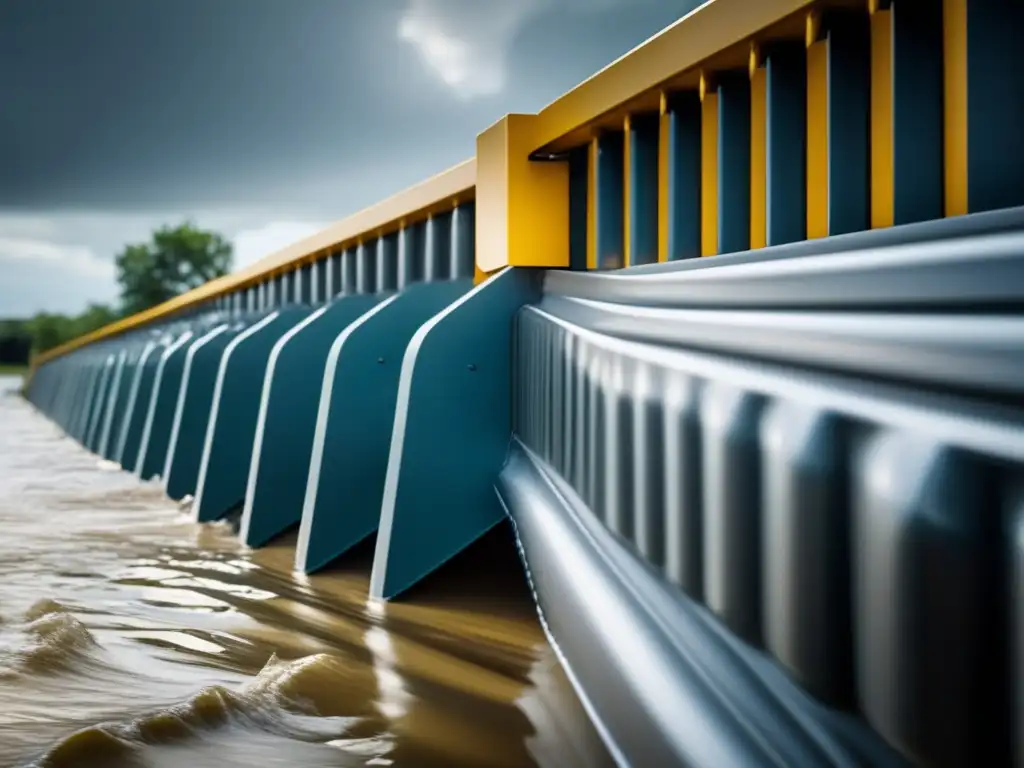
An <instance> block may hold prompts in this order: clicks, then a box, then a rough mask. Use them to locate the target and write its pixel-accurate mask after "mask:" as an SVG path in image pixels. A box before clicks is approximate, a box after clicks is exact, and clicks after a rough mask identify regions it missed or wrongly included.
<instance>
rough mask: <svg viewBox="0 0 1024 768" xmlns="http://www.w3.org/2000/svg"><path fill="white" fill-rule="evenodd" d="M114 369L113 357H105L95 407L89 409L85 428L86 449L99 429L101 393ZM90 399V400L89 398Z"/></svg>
mask: <svg viewBox="0 0 1024 768" xmlns="http://www.w3.org/2000/svg"><path fill="white" fill-rule="evenodd" d="M113 367H114V356H113V355H107V357H106V359H105V360H104V361H103V371H102V372H101V373H100V378H99V381H98V382H97V384H96V386H97V387H99V391H98V392H97V393H96V402H95V405H94V406H93V407H92V408H90V409H89V422H88V424H86V427H85V439H84V440H83V441H82V444H83V445H85V446H86V447H88V446H89V445H90V444H91V443H92V442H93V436H94V435H95V434H96V430H97V429H100V417H101V416H102V414H103V406H104V403H103V401H102V399H101V398H102V397H103V391H104V389H105V388H106V386H107V380H108V379H109V378H110V371H111V369H112V368H113ZM90 399H91V398H90Z"/></svg>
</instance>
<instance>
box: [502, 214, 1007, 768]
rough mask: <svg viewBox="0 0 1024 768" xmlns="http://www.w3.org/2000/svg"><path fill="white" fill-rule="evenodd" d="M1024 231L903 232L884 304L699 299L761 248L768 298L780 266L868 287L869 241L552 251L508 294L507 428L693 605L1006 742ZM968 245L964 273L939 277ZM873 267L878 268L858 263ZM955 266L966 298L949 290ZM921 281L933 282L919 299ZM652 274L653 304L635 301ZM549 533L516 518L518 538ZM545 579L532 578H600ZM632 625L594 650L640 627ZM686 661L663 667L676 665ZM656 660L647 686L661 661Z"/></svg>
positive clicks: (952, 757) (869, 701) (910, 740)
mask: <svg viewBox="0 0 1024 768" xmlns="http://www.w3.org/2000/svg"><path fill="white" fill-rule="evenodd" d="M1022 246H1024V240H1022V237H1021V234H1020V233H1019V232H1004V233H1001V234H995V235H988V236H986V237H985V239H984V240H980V239H979V241H976V242H974V243H969V242H967V241H960V242H957V241H953V242H940V243H937V244H933V245H931V246H928V247H927V248H925V247H920V248H919V247H918V246H914V245H905V246H896V247H894V248H893V249H892V250H893V251H894V252H895V251H898V249H900V248H902V249H904V251H903V252H904V254H905V255H906V254H909V255H910V256H911V257H912V258H908V259H905V260H903V262H902V263H900V259H899V258H897V259H895V261H896V267H895V268H896V269H899V270H903V271H904V275H903V277H904V278H905V279H901V280H898V281H892V282H887V281H886V280H885V278H884V277H883V278H878V279H877V283H876V284H877V285H878V286H879V287H880V290H879V293H880V294H882V295H883V296H884V297H885V298H884V307H885V312H884V313H883V312H866V311H863V310H861V311H860V312H858V313H853V312H849V311H843V312H837V311H821V310H820V309H819V310H818V311H810V309H809V308H808V309H805V310H804V311H802V312H765V311H738V310H735V309H733V310H724V309H723V310H705V309H691V308H689V307H690V306H691V299H693V298H694V297H697V296H701V295H702V294H700V293H699V291H700V288H701V287H703V286H708V285H710V286H716V285H718V286H723V287H724V286H726V285H727V284H728V282H729V278H728V273H729V271H730V270H744V271H758V272H759V278H758V279H757V280H756V281H753V280H752V281H750V282H749V283H746V292H745V293H744V291H740V293H741V294H742V295H744V296H745V297H746V298H747V299H748V300H749V302H750V304H752V305H754V306H759V305H760V306H764V305H768V306H770V305H771V304H772V302H773V292H774V291H775V289H776V287H777V285H778V281H777V280H776V278H778V279H784V280H786V281H788V284H789V286H791V287H792V288H794V289H795V288H796V287H797V286H798V285H799V284H800V283H801V281H803V280H805V279H809V278H811V280H810V282H811V283H812V284H813V285H814V287H813V289H812V290H809V291H808V293H807V294H806V296H805V301H804V304H805V306H806V305H811V304H813V303H814V298H819V299H820V298H821V297H823V296H824V297H826V298H828V299H829V300H828V301H824V302H822V303H823V304H824V305H825V306H829V305H830V304H834V305H836V306H838V307H842V305H843V302H844V300H845V301H847V302H848V303H851V304H856V303H858V302H860V301H862V300H864V299H870V298H871V296H870V293H869V291H868V290H867V289H868V287H869V283H868V282H866V281H867V280H868V278H867V275H868V273H869V270H870V269H873V268H875V267H878V266H882V269H881V270H880V272H881V273H882V274H884V273H885V268H884V265H881V259H880V258H878V254H875V253H872V252H866V253H860V254H858V253H850V254H849V255H830V256H823V257H820V258H818V257H805V258H793V259H788V260H784V261H768V262H764V263H759V262H757V261H756V260H750V261H748V263H746V264H743V265H740V266H736V267H730V266H722V267H710V268H707V269H704V268H698V269H692V270H680V271H678V272H676V273H673V272H671V271H667V270H666V271H662V272H659V273H656V274H644V276H643V277H641V276H640V274H641V273H642V272H641V271H640V270H638V271H637V272H636V273H634V272H633V271H632V270H626V271H622V272H618V273H614V274H612V275H592V274H578V273H576V274H567V273H549V275H548V277H547V279H546V281H545V293H546V295H545V297H544V299H543V300H542V301H541V302H540V303H539V304H538V305H536V306H531V307H527V308H525V309H524V310H522V312H521V313H520V315H519V317H518V320H517V323H518V325H517V345H516V393H517V394H516V402H515V408H514V410H515V425H516V434H517V436H518V437H519V439H520V440H522V442H523V443H524V444H525V445H526V446H527V447H528V448H529V450H530V451H532V452H534V453H535V454H536V457H537V460H538V461H542V462H543V463H545V464H546V465H548V466H549V467H550V471H551V472H553V473H555V474H556V476H557V477H556V480H555V481H553V482H556V484H557V483H563V482H564V484H565V485H566V487H567V488H571V489H572V492H573V493H575V494H578V496H579V497H580V499H581V500H582V503H584V504H585V505H586V506H587V507H589V510H590V514H591V515H592V516H593V519H594V520H597V521H600V522H601V523H603V525H604V528H605V529H606V530H608V531H609V532H610V533H611V534H613V536H614V537H615V538H616V540H617V541H618V542H620V544H621V545H622V546H623V548H624V550H627V551H631V552H635V553H636V554H638V555H640V556H642V557H643V558H644V560H645V561H646V562H647V563H648V564H649V565H650V566H652V567H653V568H655V569H656V570H657V571H658V572H660V573H661V575H662V577H663V578H664V579H665V581H666V582H667V583H670V584H673V585H675V587H677V588H678V592H677V598H678V600H679V601H680V606H685V605H688V604H689V601H693V602H696V603H700V604H703V605H705V606H706V607H707V608H708V609H710V611H711V612H712V613H714V614H715V615H717V617H718V620H719V621H720V622H721V623H722V625H723V626H724V627H726V628H728V629H729V630H731V631H732V633H734V635H735V636H736V637H737V638H741V639H743V640H745V641H746V643H747V644H748V645H749V646H750V647H752V648H761V649H764V651H765V652H767V653H768V654H770V655H771V656H773V657H774V658H775V660H776V661H777V663H778V664H779V665H780V667H781V668H782V669H785V670H786V671H787V672H788V673H789V676H790V678H791V679H793V680H794V681H797V682H798V683H800V684H801V685H802V686H803V687H804V688H805V689H806V690H807V691H809V692H811V693H813V694H814V695H815V696H816V697H818V698H819V699H820V700H821V701H824V702H826V703H828V704H830V705H833V706H835V707H837V708H839V709H849V710H852V711H858V712H860V713H861V714H862V715H863V717H864V718H865V720H866V721H867V722H868V723H869V724H870V725H871V726H872V727H873V728H874V729H875V730H876V731H877V732H878V733H880V734H881V735H882V736H883V737H884V738H885V739H886V740H887V741H888V742H889V743H890V744H891V745H892V746H893V747H895V748H896V749H897V750H899V751H900V752H901V753H903V754H904V755H906V756H908V757H911V758H913V759H914V760H919V761H922V762H924V763H926V764H930V765H966V764H968V763H969V762H970V761H971V759H972V758H973V756H976V755H978V754H981V753H982V751H985V752H986V753H987V754H991V755H992V756H993V759H998V761H1001V762H1000V764H1003V763H1005V762H1007V761H1008V760H1009V753H1010V729H1009V722H1008V720H1009V718H1008V717H1007V715H1006V713H1008V712H1010V711H1011V710H1012V705H1013V701H1012V696H1011V694H1010V691H1009V690H1008V686H1007V685H1006V683H1005V681H1006V680H1007V679H1008V677H1009V675H1010V672H1011V669H1012V667H1011V665H1010V662H1009V659H1010V657H1011V639H1010V637H1011V636H1010V633H1009V624H1008V622H1009V621H1010V617H1011V616H1016V615H1017V614H1018V613H1019V611H1018V609H1017V608H1016V607H1015V604H1014V603H1012V602H1011V601H1010V594H1011V593H1012V591H1013V590H1014V589H1017V588H1018V587H1017V586H1016V584H1017V581H1016V577H1014V576H1013V575H1012V574H1011V572H1010V570H1009V568H1008V567H1007V566H1005V565H1004V563H1005V553H1009V552H1011V551H1014V552H1016V551H1017V548H1019V546H1020V545H1019V543H1018V542H1017V539H1016V538H1014V537H1011V534H1010V533H1009V529H1008V525H1009V523H1007V519H1008V517H1009V516H1012V510H1013V509H1015V508H1016V507H1014V506H1013V504H1014V499H1016V498H1018V496H1017V495H1016V494H1019V493H1020V488H1021V487H1024V409H1022V408H1021V406H1020V400H1019V397H1020V394H1021V389H1020V384H1019V382H1020V380H1021V373H1022V372H1024V326H1022V325H1021V322H1022V321H1021V317H1020V314H1019V306H1017V307H1015V306H1013V305H1012V304H1007V303H1006V301H1005V300H1006V299H1007V298H1008V297H1012V296H1014V295H1015V294H1016V293H1017V292H1019V291H1020V290H1021V286H1022V285H1024V282H1021V281H1013V282H1012V283H1008V282H1004V280H1005V279H1006V278H1007V277H1008V276H1009V275H1010V274H1018V273H1019V272H1020V270H1021V269H1022V267H1024V247H1022ZM915 251H916V252H915ZM887 255H895V256H897V257H898V256H899V253H892V254H887ZM971 255H974V256H977V257H978V261H977V262H976V263H975V264H976V266H978V273H977V275H976V276H975V277H974V278H973V279H972V280H970V281H968V282H967V283H957V282H955V281H954V282H953V283H951V284H949V285H946V286H945V287H943V285H942V283H941V281H939V280H932V279H931V278H930V277H929V273H930V270H933V269H936V268H941V267H942V266H943V265H944V266H946V267H949V266H951V265H952V266H956V265H957V264H958V263H959V264H961V265H962V266H963V267H966V264H967V259H969V258H970V256H971ZM988 257H992V258H988ZM858 259H859V260H861V261H863V262H864V264H867V265H871V266H870V267H862V265H861V264H858ZM826 260H831V261H832V266H835V267H836V268H835V269H830V265H829V264H828V263H827V261H826ZM889 264H890V265H891V264H892V261H890V262H889ZM993 265H998V268H993V269H992V271H988V270H989V268H992V267H993ZM858 270H859V271H862V272H863V273H864V275H865V282H861V283H859V284H858V283H856V281H849V280H848V278H849V276H850V275H851V274H853V273H856V272H857V271H858ZM720 272H721V273H723V275H724V276H722V277H720V278H716V273H720ZM940 273H941V269H940ZM915 274H917V275H919V278H920V279H918V280H913V279H911V278H912V277H913V275H915ZM634 275H635V276H634ZM814 281H817V282H814ZM848 282H853V283H854V285H855V286H856V287H854V290H853V291H852V293H850V294H846V295H845V296H844V293H843V290H842V285H843V284H846V283H848ZM965 285H966V286H967V290H968V293H971V294H972V300H971V302H969V307H970V309H972V310H974V311H973V312H964V311H963V310H961V311H960V312H956V313H954V312H952V311H948V310H943V309H942V308H941V307H942V304H943V303H946V304H947V306H948V305H949V304H953V303H956V302H955V299H956V290H957V288H958V287H964V286H965ZM758 286H760V288H758ZM691 288H692V291H691V290H688V289H691ZM939 289H941V290H939ZM759 291H760V292H759ZM930 291H931V294H930V295H931V297H932V298H933V299H934V298H936V297H939V298H942V301H935V302H933V304H934V306H935V307H939V308H938V309H932V310H930V311H929V313H928V314H922V313H920V312H915V311H914V307H915V306H920V304H921V303H922V301H923V300H926V299H927V298H928V296H929V292H930ZM563 293H569V295H563ZM711 293H712V294H713V295H714V297H715V299H720V300H721V303H722V305H724V306H730V305H734V304H735V301H732V300H730V297H729V296H728V294H727V293H726V291H725V290H724V288H723V290H721V291H720V292H718V293H715V292H714V289H712V291H711ZM638 294H639V295H640V296H642V299H641V301H642V302H643V303H644V304H646V305H647V306H646V307H644V308H638V307H636V306H631V304H630V303H631V302H632V300H633V298H634V297H636V296H637V295H638ZM940 294H941V296H940ZM778 295H779V294H777V293H775V294H774V296H775V297H777V296H778ZM789 295H790V296H791V297H796V298H798V297H799V296H798V292H797V291H795V290H793V291H791V292H790V294H789ZM581 296H582V297H585V298H580V297H581ZM598 297H599V298H600V299H601V300H596V299H597V298H598ZM759 298H763V299H764V304H760V303H759ZM713 301H714V299H708V300H707V303H713ZM868 303H870V302H868ZM876 303H877V304H879V305H881V304H883V302H882V301H878V302H876ZM993 312H994V313H993ZM510 466H511V465H510ZM503 483H504V481H503ZM503 487H507V484H506V485H505V486H503ZM516 492H517V493H518V491H516ZM508 493H513V491H511V490H510V491H508ZM522 493H525V491H523V492H522ZM523 504H526V502H523V503H522V504H519V505H518V506H516V505H515V504H513V505H512V506H510V512H511V513H512V515H513V517H514V518H517V520H518V517H519V516H521V515H532V514H539V513H535V512H532V511H522V512H521V511H518V510H525V509H526V506H529V505H528V504H526V506H523ZM1004 510H1005V511H1004ZM551 514H554V513H551ZM546 546H547V545H544V544H540V545H538V544H535V543H533V541H531V542H524V554H525V557H526V559H527V562H529V561H530V560H531V558H534V557H537V556H539V557H544V555H543V554H541V553H543V552H544V551H545V547H546ZM554 567H555V566H553V565H549V564H545V565H544V568H546V569H549V568H554ZM550 579H554V577H553V576H552V577H550ZM549 584H550V585H549V586H548V587H547V589H546V591H545V590H543V589H541V590H539V598H540V601H541V603H542V604H543V603H544V602H545V600H553V601H555V602H559V601H561V600H571V599H574V598H570V597H564V598H563V597H557V596H556V595H555V594H554V591H557V590H562V591H570V592H572V591H575V590H582V589H591V588H592V586H590V585H586V586H585V585H582V584H579V583H577V581H576V580H574V579H571V578H570V579H567V580H566V581H564V582H562V583H560V584H559V585H558V586H557V587H556V586H555V585H554V584H553V583H550V582H549ZM638 594H639V593H638ZM684 596H685V597H684ZM646 600H647V596H646V594H644V597H643V599H642V600H640V601H641V602H644V601H646ZM574 610H576V609H574ZM580 610H582V609H580ZM625 610H627V608H626V607H625V606H624V605H617V606H615V607H614V610H613V609H612V608H611V607H609V608H608V611H609V615H613V614H616V613H617V612H619V611H625ZM628 610H632V609H628ZM680 610H683V608H680ZM562 626H564V627H565V626H566V625H565V624H564V623H563V624H562ZM564 632H565V633H566V637H559V634H558V633H557V632H555V634H554V636H555V640H556V642H558V643H560V644H562V645H563V652H564V653H565V654H566V656H567V657H568V662H569V666H570V667H572V666H573V662H574V654H575V655H578V654H586V653H591V651H589V650H587V641H586V640H585V639H584V638H582V637H578V636H576V634H575V631H574V630H572V629H571V628H568V627H567V628H565V629H564ZM620 640H621V642H620ZM620 640H615V639H611V640H608V641H607V643H608V645H607V646H606V647H604V650H602V651H601V652H600V653H604V654H606V656H607V657H608V658H614V659H628V658H632V657H634V656H637V655H640V654H644V653H646V650H645V649H644V647H643V646H642V645H641V644H639V642H640V641H639V640H637V639H636V638H634V640H632V641H627V640H625V639H622V638H621V637H620ZM595 652H596V651H595ZM616 663H617V662H616ZM1014 663H1015V664H1017V663H1020V659H1016V660H1015V662H1014ZM683 669H684V668H683V667H680V671H679V672H678V674H677V676H676V677H675V678H672V676H671V674H670V673H667V672H662V673H659V675H661V674H664V675H667V677H665V678H664V680H663V682H664V684H665V685H669V686H671V685H683V683H682V682H681V677H683V676H685V673H684V672H683ZM638 674H640V672H639V671H638ZM643 674H644V675H648V676H649V677H645V678H644V679H643V680H636V681H634V682H635V683H636V685H637V686H638V687H640V688H644V687H647V686H649V685H654V684H655V682H656V679H659V680H660V679H661V678H657V676H650V675H653V673H652V672H651V670H647V671H646V672H643ZM669 681H671V682H669ZM588 683H594V681H587V680H583V681H582V687H583V689H584V691H585V694H586V695H591V694H592V693H593V691H592V690H591V687H590V686H589V685H588ZM723 684H724V681H723ZM596 685H597V686H598V688H600V686H601V685H602V684H601V683H600V682H597V683H596ZM1019 694H1020V691H1018V692H1017V694H1015V695H1019ZM594 695H597V696H604V695H606V692H602V691H598V693H596V694H594ZM677 735H678V734H677ZM666 738H667V737H666ZM693 738H694V739H696V738H697V737H696V736H693ZM684 740H685V739H684ZM692 764H707V765H714V764H716V763H715V762H714V761H704V762H701V761H699V760H698V761H696V762H694V763H692ZM718 764H721V763H718ZM791 764H796V763H791Z"/></svg>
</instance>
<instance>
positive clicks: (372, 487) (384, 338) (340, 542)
mask: <svg viewBox="0 0 1024 768" xmlns="http://www.w3.org/2000/svg"><path fill="white" fill-rule="evenodd" d="M471 287H472V281H471V280H470V279H466V278H464V279H462V280H459V281H453V282H441V283H426V284H421V285H415V286H411V287H410V288H409V289H408V290H406V291H403V292H402V293H400V294H398V295H396V296H393V297H391V298H389V299H388V300H386V301H385V302H384V303H382V304H381V305H380V306H378V307H376V308H375V309H374V310H372V311H371V312H368V313H367V314H366V315H364V316H363V317H362V318H361V319H360V320H359V322H358V323H357V324H356V325H354V326H353V327H352V328H351V329H350V330H349V331H347V332H346V333H345V334H343V335H342V336H341V337H339V338H338V339H337V340H336V341H335V343H334V346H333V347H332V349H331V354H330V357H329V358H328V360H329V362H328V365H327V370H326V373H325V376H326V377H327V379H328V380H327V381H326V382H325V387H324V397H325V399H323V400H322V401H320V416H319V418H320V421H321V425H320V426H319V427H318V429H317V433H316V443H317V444H316V445H315V447H314V451H313V464H312V467H311V470H310V472H309V486H308V488H307V489H306V498H305V509H304V510H303V512H302V516H303V523H302V528H303V530H302V534H301V537H300V544H299V551H298V552H297V554H296V567H298V568H300V569H302V570H304V571H306V572H307V573H309V572H312V571H315V570H317V569H319V568H322V567H323V566H325V565H327V564H328V563H329V562H331V561H332V560H334V559H335V558H337V557H339V556H340V555H343V554H344V553H345V552H347V551H348V550H349V549H351V548H352V547H354V546H355V545H356V544H358V543H359V542H360V541H362V540H363V539H365V538H366V537H367V536H369V535H371V534H372V533H374V532H375V531H376V530H377V525H378V523H379V522H380V510H381V501H382V497H383V493H384V480H385V475H386V472H387V466H388V454H389V451H390V447H391V434H392V428H393V426H394V418H395V402H396V397H397V393H398V380H399V373H400V370H401V367H402V356H403V354H404V353H405V350H406V347H407V345H408V343H409V340H410V339H411V338H412V335H413V334H414V333H415V332H416V330H417V329H418V328H419V327H420V326H421V325H422V324H423V323H424V322H425V321H427V320H429V319H430V318H431V317H432V316H433V315H435V314H436V313H437V312H439V311H441V310H442V309H444V307H445V306H447V305H448V304H450V303H451V302H452V301H455V300H456V299H457V298H459V296H461V295H462V294H464V293H465V292H466V291H468V290H469V289H470V288H471ZM277 485H280V483H277ZM304 487H305V486H304ZM273 508H274V509H276V510H280V505H274V507H273ZM276 514H277V515H281V514H282V513H281V512H280V511H277V512H276ZM250 538H254V537H252V536H250ZM260 538H262V537H260V536H257V537H255V538H254V540H256V541H258V540H259V539H260Z"/></svg>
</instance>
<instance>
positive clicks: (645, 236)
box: [627, 114, 659, 265]
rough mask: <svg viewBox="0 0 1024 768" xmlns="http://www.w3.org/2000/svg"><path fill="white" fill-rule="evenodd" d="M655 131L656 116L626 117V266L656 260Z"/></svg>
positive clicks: (656, 191)
mask: <svg viewBox="0 0 1024 768" xmlns="http://www.w3.org/2000/svg"><path fill="white" fill-rule="evenodd" d="M658 132H659V119H658V115H656V114H654V115H633V116H632V117H631V118H630V131H629V136H628V141H629V143H630V145H629V159H630V163H629V173H630V178H629V179H627V186H628V189H627V194H628V195H629V217H630V222H629V239H630V243H629V262H630V265H634V264H653V263H654V262H656V261H657V260H658Z"/></svg>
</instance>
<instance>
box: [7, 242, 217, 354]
mask: <svg viewBox="0 0 1024 768" xmlns="http://www.w3.org/2000/svg"><path fill="white" fill-rule="evenodd" d="M232 257H233V253H232V248H231V243H230V242H228V241H227V240H226V239H225V238H224V237H223V236H222V235H220V234H218V233H217V232H210V231H205V230H202V229H198V228H196V227H195V226H194V225H193V224H192V223H191V222H185V223H183V224H179V225H178V226H176V227H169V226H168V227H162V228H160V229H158V230H156V231H155V232H154V233H153V236H152V238H151V240H150V242H148V243H136V244H132V245H126V246H125V248H124V250H123V251H121V253H119V254H117V255H116V256H115V258H114V262H115V265H116V267H117V281H118V283H119V284H120V287H121V306H120V307H108V306H105V305H103V304H90V305H89V306H88V307H87V308H86V310H85V311H84V312H82V313H81V314H79V315H74V316H67V315H61V314H55V313H51V312H40V313H38V314H37V315H35V317H32V318H30V319H27V320H4V321H0V341H2V340H3V339H5V338H11V339H14V338H23V337H24V336H25V335H26V334H27V335H28V336H29V337H30V338H31V340H32V349H33V351H35V352H36V353H39V352H46V351H47V350H50V349H53V348H54V347H59V346H60V345H61V344H64V343H66V342H68V341H71V340H72V339H75V338H78V337H79V336H82V335H84V334H87V333H91V332H92V331H95V330H98V329H100V328H102V327H103V326H105V325H109V324H110V323H112V322H114V321H116V320H118V319H120V318H121V317H124V316H126V315H131V314H135V313H136V312H141V311H143V310H146V309H149V308H150V307H154V306H156V305H157V304H162V303H163V302H165V301H167V300H168V299H172V298H174V297H175V296H178V295H179V294H182V293H184V292H185V291H188V290H191V289H192V288H196V287H198V286H200V285H202V284H203V283H205V282H207V281H208V280H212V279H213V278H215V277H220V276H222V275H225V274H227V272H228V271H229V270H230V269H231V261H232Z"/></svg>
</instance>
